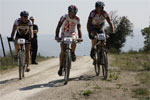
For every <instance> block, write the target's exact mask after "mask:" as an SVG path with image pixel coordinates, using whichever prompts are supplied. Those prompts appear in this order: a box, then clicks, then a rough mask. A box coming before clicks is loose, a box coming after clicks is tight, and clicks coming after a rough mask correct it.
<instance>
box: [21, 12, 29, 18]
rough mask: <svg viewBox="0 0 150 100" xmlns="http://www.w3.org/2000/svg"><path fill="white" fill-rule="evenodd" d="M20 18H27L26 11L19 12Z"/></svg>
mask: <svg viewBox="0 0 150 100" xmlns="http://www.w3.org/2000/svg"><path fill="white" fill-rule="evenodd" d="M20 16H24V17H28V16H29V13H28V12H27V11H21V13H20Z"/></svg>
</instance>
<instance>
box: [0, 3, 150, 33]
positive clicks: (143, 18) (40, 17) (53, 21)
mask: <svg viewBox="0 0 150 100" xmlns="http://www.w3.org/2000/svg"><path fill="white" fill-rule="evenodd" d="M96 1H97V0H0V33H1V34H2V35H5V36H10V34H11V31H12V26H13V23H14V21H15V19H17V18H19V17H20V12H21V11H22V10H26V11H28V12H29V15H30V16H33V17H34V18H35V23H36V24H37V25H38V26H39V35H46V34H55V29H56V26H57V23H58V21H59V19H60V17H61V16H62V15H64V14H66V13H67V8H68V6H69V5H72V4H73V5H76V6H77V7H78V9H79V10H78V13H77V16H79V17H80V22H81V25H82V29H81V30H82V33H83V34H87V30H86V23H87V18H88V16H89V13H90V11H91V10H93V9H94V7H95V2H96ZM103 2H104V3H105V5H106V6H105V10H106V11H107V12H108V13H109V12H110V11H117V15H118V16H127V17H128V19H129V20H130V21H131V22H132V23H133V25H134V28H135V29H143V28H144V27H147V26H148V25H149V23H150V18H149V16H150V13H149V12H150V0H103Z"/></svg>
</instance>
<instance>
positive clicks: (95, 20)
mask: <svg viewBox="0 0 150 100" xmlns="http://www.w3.org/2000/svg"><path fill="white" fill-rule="evenodd" d="M89 19H92V23H91V24H90V28H91V30H94V31H97V32H99V33H102V32H104V26H105V20H106V19H109V15H108V13H107V12H106V11H102V14H101V15H100V16H99V14H98V12H97V11H96V10H92V11H91V12H90V15H89ZM95 25H99V26H100V27H101V29H98V28H96V27H95Z"/></svg>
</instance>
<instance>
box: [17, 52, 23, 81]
mask: <svg viewBox="0 0 150 100" xmlns="http://www.w3.org/2000/svg"><path fill="white" fill-rule="evenodd" d="M18 65H19V80H21V79H22V76H21V66H22V64H21V51H19V52H18Z"/></svg>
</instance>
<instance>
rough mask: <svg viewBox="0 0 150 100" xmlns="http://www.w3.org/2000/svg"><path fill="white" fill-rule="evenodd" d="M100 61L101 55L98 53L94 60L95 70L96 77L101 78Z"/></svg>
mask: <svg viewBox="0 0 150 100" xmlns="http://www.w3.org/2000/svg"><path fill="white" fill-rule="evenodd" d="M99 59H100V58H99V53H98V52H96V54H95V58H94V69H95V73H96V76H99V74H100V64H99Z"/></svg>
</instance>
